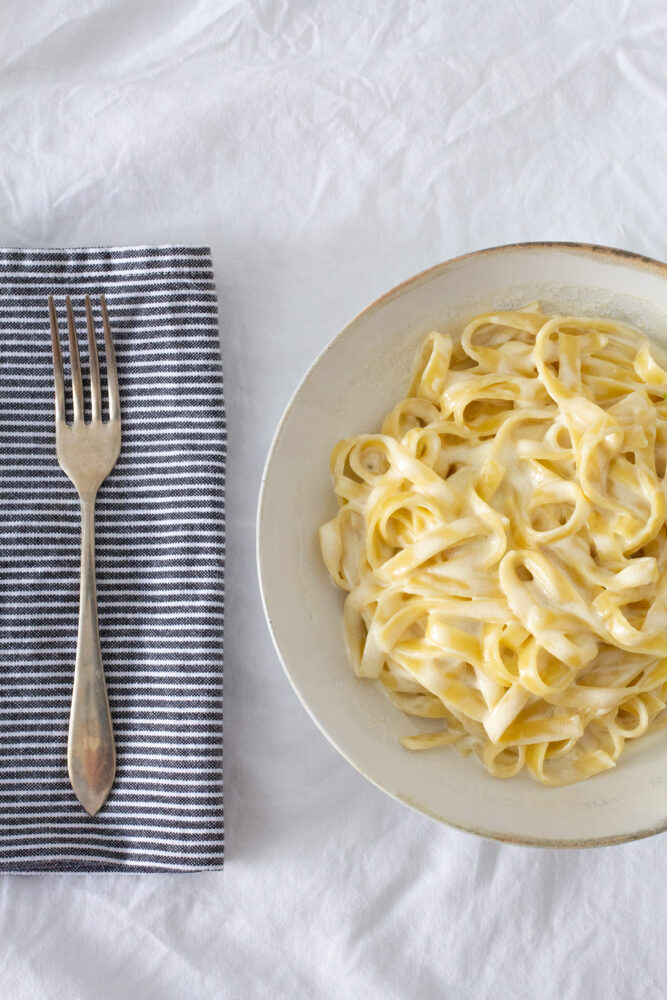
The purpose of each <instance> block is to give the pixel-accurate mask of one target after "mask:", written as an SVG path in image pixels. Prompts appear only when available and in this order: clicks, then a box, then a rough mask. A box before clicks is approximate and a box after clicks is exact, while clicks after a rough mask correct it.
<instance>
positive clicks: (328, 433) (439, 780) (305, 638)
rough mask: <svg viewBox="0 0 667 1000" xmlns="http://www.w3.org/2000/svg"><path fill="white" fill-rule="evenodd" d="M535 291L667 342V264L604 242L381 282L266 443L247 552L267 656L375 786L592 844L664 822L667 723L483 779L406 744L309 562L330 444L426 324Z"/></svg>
mask: <svg viewBox="0 0 667 1000" xmlns="http://www.w3.org/2000/svg"><path fill="white" fill-rule="evenodd" d="M534 300H539V301H540V302H541V303H542V305H543V308H544V309H545V310H546V311H560V312H568V313H579V314H589V315H600V316H611V317H612V318H614V319H622V320H626V321H628V322H630V323H632V324H634V325H636V326H638V327H639V328H640V329H642V330H643V331H644V332H645V333H646V334H647V335H649V336H650V337H652V338H653V339H654V340H655V341H656V342H657V343H662V346H666V347H667V265H665V264H662V263H659V262H657V261H653V260H650V259H648V258H645V257H639V256H636V255H634V254H630V253H626V252H623V251H620V250H614V249H610V248H606V247H597V246H588V245H583V244H569V243H548V244H547V243H532V244H531V243H525V244H518V245H512V246H504V247H496V248H493V249H490V250H482V251H479V252H478V253H472V254H468V255H466V256H465V257H459V258H456V259H455V260H450V261H447V262H446V263H444V264H439V265H438V266H437V267H433V268H431V269H430V270H428V271H425V272H423V273H422V274H419V275H417V276H416V277H414V278H410V279H409V280H408V281H405V282H404V283H403V284H401V285H399V286H398V287H397V288H394V289H393V290H392V291H390V292H387V294H386V295H383V296H382V297H381V298H380V299H378V300H377V301H376V302H374V303H373V304H372V305H370V306H369V307H368V308H367V309H365V310H364V311H363V312H362V313H360V314H359V315H358V316H357V317H356V318H355V319H353V320H352V322H351V323H349V325H348V326H346V327H345V329H344V330H342V331H341V333H339V334H338V336H337V337H336V338H335V339H334V340H333V341H332V342H331V343H330V344H329V346H328V347H327V348H326V349H325V350H324V351H323V353H322V354H321V355H320V356H319V358H317V360H316V361H315V362H314V364H313V365H312V367H311V368H310V370H309V371H308V373H307V374H306V375H305V377H304V378H303V380H302V382H301V384H300V385H299V387H298V389H297V390H296V392H295V394H294V396H293V398H292V400H291V402H290V403H289V405H288V407H287V409H286V411H285V414H284V416H283V417H282V419H281V421H280V424H279V425H278V429H277V431H276V434H275V438H274V440H273V444H272V446H271V450H270V453H269V456H268V460H267V464H266V469H265V473H264V477H263V482H262V489H261V495H260V503H259V512H258V533H257V536H258V541H257V547H258V563H259V576H260V585H261V590H262V597H263V601H264V607H265V612H266V617H267V620H268V623H269V628H270V630H271V633H272V635H273V640H274V642H275V646H276V649H277V651H278V655H279V657H280V659H281V661H282V663H283V666H284V668H285V670H286V672H287V676H288V677H289V679H290V681H291V683H292V685H293V686H294V689H295V691H296V693H297V694H298V696H299V698H300V699H301V701H302V702H303V704H304V706H305V708H306V709H307V710H308V712H309V713H310V715H311V716H312V718H313V719H314V721H315V722H316V723H317V725H318V726H319V727H320V729H321V730H322V732H323V733H324V735H325V736H326V737H327V738H328V739H329V740H330V741H331V743H332V744H333V745H334V746H335V747H336V748H337V750H339V752H340V753H341V754H342V755H343V757H345V759H346V760H348V761H349V762H350V763H351V764H353V765H354V766H355V767H356V768H358V769H359V771H361V772H362V774H364V775H365V776H366V777H367V778H368V779H369V780H370V781H372V782H374V783H375V784H376V785H378V786H379V787H380V788H382V789H384V791H385V792H387V793H388V794H390V795H392V796H394V797H395V798H396V799H398V800H400V801H401V802H403V803H405V804H406V805H409V806H411V807H413V808H414V809H417V810H419V811H421V812H423V813H426V814H427V815H429V816H432V817H434V818H436V819H438V820H440V821H442V822H443V823H447V824H450V825H451V826H454V827H457V828H460V829H463V830H468V831H470V832H473V833H477V834H481V835H483V836H486V837H492V838H495V839H498V840H504V841H512V842H515V843H521V844H533V845H542V846H570V847H579V846H594V845H602V844H610V843H618V842H621V841H625V840H631V839H635V838H639V837H645V836H649V835H651V834H654V833H658V832H659V831H661V830H663V829H665V828H667V732H663V733H660V732H658V733H655V734H652V735H649V736H647V737H645V738H644V739H640V740H638V741H637V742H636V743H634V744H632V743H630V744H629V745H628V746H627V749H626V750H625V751H624V753H623V755H622V756H621V758H620V761H619V763H618V764H617V766H616V767H615V768H614V769H612V770H610V771H606V772H604V773H602V774H599V775H597V776H595V777H593V778H589V779H588V780H586V781H584V782H582V783H580V784H576V785H570V786H567V787H564V788H547V787H543V786H541V785H540V784H538V783H537V782H535V781H533V780H532V779H531V778H530V777H528V775H527V774H525V773H523V772H522V773H521V774H519V775H517V776H516V777H514V778H511V779H508V780H500V779H498V778H493V777H491V776H490V775H489V774H487V773H486V771H485V770H484V769H483V768H482V766H481V765H480V764H479V763H478V761H477V760H476V759H475V758H474V757H469V758H461V757H459V755H458V754H457V753H456V752H455V751H454V750H452V749H451V748H442V749H439V750H433V751H428V752H422V753H413V752H410V751H408V750H405V749H404V748H403V747H402V746H401V745H400V743H399V737H400V736H403V735H406V734H407V733H410V732H417V731H418V724H417V723H415V722H414V721H413V720H411V719H410V718H409V717H408V716H406V715H404V714H403V713H401V712H399V711H398V710H397V709H396V708H395V707H394V706H393V705H392V704H391V703H390V701H389V700H388V699H387V698H386V697H385V695H384V693H383V691H382V690H381V687H380V685H378V684H377V683H373V682H369V681H361V680H358V679H357V678H356V677H355V676H354V675H353V673H352V669H351V667H350V666H349V664H348V662H347V658H346V655H345V652H344V648H343V639H342V624H341V612H342V605H343V598H344V595H343V593H342V592H341V591H339V590H338V589H337V588H336V587H335V586H334V584H333V583H332V582H331V581H330V579H329V577H328V574H327V572H326V570H325V568H324V565H323V563H322V559H321V556H320V552H319V545H318V528H319V526H320V525H321V524H322V523H323V522H324V521H326V520H328V519H329V518H331V517H333V516H334V514H335V512H336V509H337V507H336V502H335V499H334V495H333V491H332V487H331V482H330V478H329V467H328V463H329V454H330V452H331V448H332V447H333V445H334V444H335V443H336V441H338V440H339V439H340V438H342V437H347V436H350V435H354V434H359V433H364V432H370V431H375V430H377V429H379V427H380V424H381V421H382V418H383V417H384V415H385V414H386V413H387V412H388V411H389V410H390V409H391V407H392V406H393V405H394V404H395V403H396V402H397V401H398V400H399V399H401V398H402V397H403V396H404V395H405V391H406V387H407V384H408V380H409V373H410V369H411V365H412V359H413V356H414V354H415V351H416V349H417V347H418V345H419V343H420V341H421V339H422V337H423V336H424V335H425V334H426V333H427V332H428V331H430V330H431V329H438V330H441V331H448V332H451V333H457V332H459V331H460V330H461V328H462V326H463V324H464V323H465V321H466V320H467V319H468V318H469V317H471V316H473V315H475V314H476V313H479V312H486V311H489V310H491V309H509V308H514V307H517V306H520V305H523V304H525V303H527V302H530V301H534Z"/></svg>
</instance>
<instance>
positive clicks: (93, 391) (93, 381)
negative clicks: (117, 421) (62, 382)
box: [86, 295, 102, 420]
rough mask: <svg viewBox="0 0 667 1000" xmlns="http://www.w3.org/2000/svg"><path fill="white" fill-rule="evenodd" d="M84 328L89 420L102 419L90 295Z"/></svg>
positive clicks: (98, 360) (97, 360) (98, 371)
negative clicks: (88, 384)
mask: <svg viewBox="0 0 667 1000" xmlns="http://www.w3.org/2000/svg"><path fill="white" fill-rule="evenodd" d="M86 326H87V328H88V358H89V360H90V404H91V407H90V408H91V418H92V419H93V420H101V418H102V396H101V391H100V359H99V358H98V356H97V342H96V339H95V320H94V319H93V310H92V308H91V305H90V295H86Z"/></svg>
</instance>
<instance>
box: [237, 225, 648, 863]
mask: <svg viewBox="0 0 667 1000" xmlns="http://www.w3.org/2000/svg"><path fill="white" fill-rule="evenodd" d="M548 249H551V250H567V251H571V252H574V253H581V254H582V255H583V256H592V257H594V258H595V257H600V258H605V257H606V258H609V259H610V260H612V261H617V262H618V263H619V264H627V265H630V266H631V267H633V268H635V269H636V270H639V271H643V270H646V271H650V272H652V273H654V274H656V275H658V276H660V277H663V278H665V279H667V263H665V262H663V261H659V260H656V259H655V258H653V257H647V256H646V255H644V254H639V253H634V252H632V251H631V250H621V249H619V248H618V247H609V246H604V245H602V244H598V243H579V242H568V241H558V240H543V241H531V242H525V243H523V242H522V243H503V244H500V245H498V246H491V247H485V248H483V249H482V250H472V251H470V252H469V253H464V254H460V255H459V256H457V257H451V258H449V259H448V260H445V261H442V262H441V263H439V264H434V265H433V266H432V267H428V268H426V269H425V270H423V271H419V272H418V273H417V274H415V275H412V277H409V278H406V279H405V280H404V281H401V282H400V283H399V284H398V285H395V286H394V287H393V288H391V289H389V291H387V292H385V293H383V294H382V295H380V296H379V297H378V298H377V299H375V300H374V301H373V302H371V303H370V304H369V305H367V306H365V308H363V309H361V310H360V311H359V312H358V313H356V314H355V315H354V316H353V317H352V319H350V320H349V321H348V322H347V323H346V324H345V326H344V327H342V329H341V330H339V332H338V333H337V334H335V336H334V337H333V338H332V339H331V340H330V341H329V343H328V344H327V345H326V346H325V347H324V348H323V350H322V351H320V353H319V354H318V355H317V357H316V358H315V359H314V361H313V362H312V363H311V364H310V365H309V367H308V369H307V370H306V372H305V373H304V375H303V376H302V378H301V379H300V380H299V383H298V385H297V386H296V388H295V389H294V392H293V393H292V395H291V397H290V399H289V401H288V403H287V406H286V407H285V409H284V411H283V414H282V416H281V418H280V420H279V422H278V425H277V427H276V430H275V432H274V435H273V438H272V440H271V444H270V446H269V450H268V452H267V457H266V462H265V464H264V469H263V472H262V479H261V484H260V489H259V497H258V504H257V519H256V535H255V538H256V544H255V550H256V562H257V576H258V580H259V590H260V596H261V600H262V608H263V610H264V617H265V619H266V623H267V626H268V629H269V633H270V635H271V639H272V642H273V645H274V648H275V650H276V653H277V655H278V659H279V660H280V663H281V665H282V668H283V670H284V672H285V674H286V676H287V679H288V680H289V682H290V685H291V686H292V688H293V690H294V692H295V693H296V695H297V697H298V699H299V701H300V702H301V704H302V705H303V707H304V708H305V710H306V712H307V713H308V715H309V716H310V718H311V719H312V720H313V722H314V723H315V725H316V726H317V728H318V729H319V730H320V732H321V733H322V735H323V736H324V737H325V738H326V739H327V741H328V742H329V743H330V744H331V745H332V746H333V747H334V748H335V749H336V750H337V752H338V753H339V754H340V755H341V757H343V758H344V760H346V761H347V762H348V764H351V765H352V767H353V768H354V769H355V770H356V771H358V772H359V773H360V774H361V775H363V777H364V778H366V780H367V781H370V782H371V784H373V785H375V787H376V788H379V789H380V791H382V792H384V794H385V795H389V796H390V797H391V798H393V799H395V801H397V802H401V803H402V804H403V805H406V806H408V807H409V808H410V809H413V810H414V811H415V812H418V813H420V814H421V815H422V816H429V817H430V818H432V819H435V820H437V821H438V822H439V823H442V824H443V825H445V826H449V827H451V828H452V829H454V830H460V831H462V832H464V833H471V834H474V835H475V836H478V837H484V838H485V839H487V840H495V841H497V842H500V843H505V844H513V845H516V846H522V847H543V848H574V849H577V848H585V847H612V846H615V845H617V844H627V843H630V842H632V841H635V840H645V839H646V838H647V837H654V836H656V835H657V834H659V833H664V832H665V831H666V830H667V817H665V818H664V819H663V820H661V821H660V823H658V824H657V825H656V826H651V827H648V828H645V829H641V830H636V831H632V832H630V833H621V834H617V835H615V836H611V837H591V838H575V839H569V838H549V837H528V836H526V835H525V834H520V833H508V834H502V833H498V832H496V831H490V830H486V829H484V827H483V826H466V825H464V824H461V823H454V822H452V821H451V820H450V819H447V818H446V817H444V816H441V815H439V814H438V813H437V812H435V811H433V810H431V809H428V808H425V807H424V806H423V805H422V804H421V803H416V802H412V801H410V799H409V798H407V797H405V796H402V795H400V794H397V793H396V792H394V791H392V790H391V789H389V788H387V787H386V786H385V785H383V784H381V783H380V782H379V781H376V780H375V778H373V777H372V776H371V775H369V774H367V773H366V772H365V771H364V770H363V768H362V767H360V766H359V764H358V763H357V762H356V761H355V760H353V759H352V758H351V757H350V756H349V755H348V754H347V753H346V752H345V751H344V750H343V749H342V748H341V747H340V746H339V745H338V742H337V741H336V740H335V739H333V738H332V736H331V735H330V734H329V733H328V731H327V730H326V728H325V726H324V724H323V723H322V722H321V720H320V719H319V718H318V717H317V716H316V715H315V714H314V713H313V712H312V711H311V709H310V706H309V705H308V704H307V702H306V701H305V700H304V698H303V697H302V695H301V692H300V691H299V688H298V686H297V685H296V683H295V682H294V680H293V679H292V676H291V673H290V669H289V667H288V665H287V663H286V662H285V659H284V657H283V654H282V651H281V649H280V646H279V645H278V641H277V639H276V635H275V632H274V629H273V623H272V621H271V615H270V612H269V608H268V604H267V598H266V593H265V588H264V581H263V573H262V550H261V546H260V541H261V534H262V524H263V519H264V510H265V490H266V484H267V480H268V477H269V472H270V469H271V463H272V459H273V456H274V453H275V451H276V450H277V447H278V444H279V441H280V438H281V437H282V433H283V430H284V428H285V425H286V423H287V419H288V417H289V416H290V414H291V411H292V409H293V407H294V405H295V403H296V401H297V399H298V397H299V395H300V393H301V388H302V386H303V385H304V384H305V383H306V381H307V380H308V378H309V377H310V374H311V372H312V371H313V370H314V369H315V368H316V367H318V366H319V364H320V363H321V362H322V360H323V359H324V357H325V356H326V354H327V353H328V352H329V350H330V348H331V347H332V345H333V344H334V342H337V341H338V340H340V339H342V338H344V337H345V335H346V334H347V333H348V331H349V329H350V327H352V326H354V325H355V324H356V323H357V322H358V320H359V319H360V318H361V317H362V316H365V315H367V314H369V313H371V312H374V311H375V310H377V309H379V308H381V307H383V306H385V305H386V304H387V303H388V302H391V301H392V300H393V299H395V298H397V297H399V296H401V295H403V294H404V293H405V292H406V291H407V290H408V289H413V288H418V287H419V286H420V285H422V284H423V283H424V282H426V281H430V280H431V279H432V278H434V277H436V276H437V275H439V274H441V273H444V272H446V271H448V270H450V269H451V268H452V267H454V266H456V265H457V264H459V263H461V262H462V261H465V260H469V259H470V258H473V257H484V256H490V255H493V254H501V253H502V252H504V251H520V252H523V251H531V250H548Z"/></svg>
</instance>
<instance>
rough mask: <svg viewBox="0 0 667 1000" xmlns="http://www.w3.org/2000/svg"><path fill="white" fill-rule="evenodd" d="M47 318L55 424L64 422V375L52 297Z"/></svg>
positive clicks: (51, 297)
mask: <svg viewBox="0 0 667 1000" xmlns="http://www.w3.org/2000/svg"><path fill="white" fill-rule="evenodd" d="M49 317H50V319H51V349H52V350H53V382H54V386H55V390H56V423H60V422H61V421H62V422H64V420H65V374H64V372H63V355H62V351H61V350H60V331H59V330H58V316H57V315H56V306H55V303H54V301H53V295H49Z"/></svg>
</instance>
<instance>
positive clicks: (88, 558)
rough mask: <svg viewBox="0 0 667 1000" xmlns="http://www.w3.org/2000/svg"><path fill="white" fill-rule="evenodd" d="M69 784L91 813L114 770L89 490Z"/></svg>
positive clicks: (84, 521) (98, 805)
mask: <svg viewBox="0 0 667 1000" xmlns="http://www.w3.org/2000/svg"><path fill="white" fill-rule="evenodd" d="M67 767H68V770H69V778H70V781H71V783H72V788H73V789H74V792H75V794H76V797H77V799H78V800H79V802H80V803H81V805H82V806H83V807H84V809H85V810H86V812H88V813H90V815H91V816H94V815H95V814H96V813H97V812H98V811H99V810H100V809H101V807H102V805H103V804H104V802H105V801H106V799H107V796H108V794H109V792H110V791H111V786H112V785H113V780H114V775H115V773H116V748H115V746H114V738H113V728H112V725H111V712H110V711H109V698H108V696H107V688H106V684H105V681H104V667H103V665H102V650H101V648H100V633H99V626H98V622H97V588H96V583H95V496H94V495H93V496H92V497H90V496H87V497H81V593H80V598H79V636H78V640H77V647H76V663H75V666H74V687H73V691H72V709H71V712H70V719H69V737H68V741H67Z"/></svg>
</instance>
